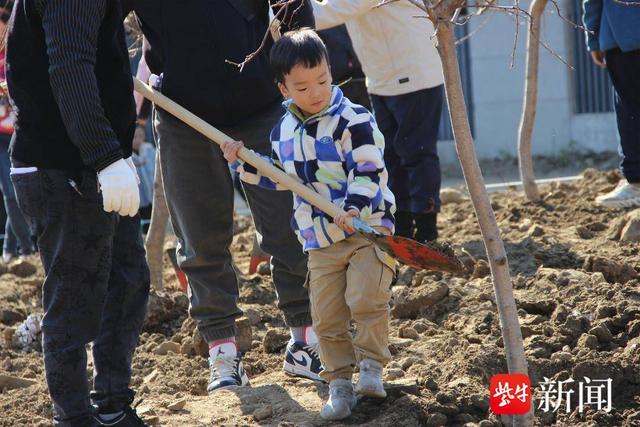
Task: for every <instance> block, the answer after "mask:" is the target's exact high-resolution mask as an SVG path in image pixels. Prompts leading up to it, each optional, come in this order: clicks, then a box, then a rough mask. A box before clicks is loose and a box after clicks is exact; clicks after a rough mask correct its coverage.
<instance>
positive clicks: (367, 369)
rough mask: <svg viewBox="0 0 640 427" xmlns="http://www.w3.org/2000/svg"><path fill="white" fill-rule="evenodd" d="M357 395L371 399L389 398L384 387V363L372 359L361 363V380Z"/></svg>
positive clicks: (357, 386) (359, 380) (357, 387)
mask: <svg viewBox="0 0 640 427" xmlns="http://www.w3.org/2000/svg"><path fill="white" fill-rule="evenodd" d="M356 393H357V394H361V395H363V396H369V397H379V398H384V397H387V392H386V391H385V390H384V386H383V385H382V363H380V362H377V361H375V360H372V359H364V360H362V361H361V362H360V378H358V384H356Z"/></svg>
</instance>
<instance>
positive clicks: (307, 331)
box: [304, 326, 318, 345]
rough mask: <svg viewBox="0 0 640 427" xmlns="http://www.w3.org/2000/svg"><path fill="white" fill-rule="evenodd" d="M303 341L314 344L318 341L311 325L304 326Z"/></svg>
mask: <svg viewBox="0 0 640 427" xmlns="http://www.w3.org/2000/svg"><path fill="white" fill-rule="evenodd" d="M304 342H305V344H307V345H312V344H316V343H317V342H318V336H317V335H316V331H314V330H313V327H312V326H307V327H306V328H304Z"/></svg>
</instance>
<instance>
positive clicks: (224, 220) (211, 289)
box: [155, 104, 311, 342]
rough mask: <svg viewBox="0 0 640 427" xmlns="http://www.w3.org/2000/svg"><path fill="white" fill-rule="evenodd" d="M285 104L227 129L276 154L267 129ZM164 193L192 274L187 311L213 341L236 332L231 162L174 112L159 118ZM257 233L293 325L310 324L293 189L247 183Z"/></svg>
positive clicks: (181, 258) (183, 264)
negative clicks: (294, 227)
mask: <svg viewBox="0 0 640 427" xmlns="http://www.w3.org/2000/svg"><path fill="white" fill-rule="evenodd" d="M282 113H283V110H282V107H281V106H280V105H279V104H276V105H274V106H273V107H272V108H271V109H269V110H268V111H265V112H263V113H262V114H258V115H257V116H256V117H252V118H249V119H247V120H246V121H245V122H243V123H241V124H239V125H238V126H236V127H233V128H221V129H220V130H221V131H223V132H225V133H226V134H227V135H229V136H230V137H232V138H235V139H237V140H242V141H244V142H245V145H246V146H247V147H248V148H251V149H253V150H255V151H257V152H260V153H262V154H270V153H271V144H270V142H269V133H270V131H271V128H272V127H273V126H274V125H275V124H276V122H277V120H278V119H279V118H280V116H281V115H282ZM155 128H156V134H157V137H158V146H159V149H160V163H161V167H162V177H163V178H164V190H165V195H166V199H167V206H168V207H169V214H170V217H171V223H172V225H173V229H174V231H175V233H176V235H177V236H178V249H177V258H178V264H179V266H180V268H181V269H182V270H183V271H184V272H185V274H186V275H187V277H188V279H189V299H190V308H189V314H190V315H191V317H193V318H194V319H195V320H196V321H197V322H198V329H199V330H200V332H201V333H202V335H203V336H204V338H205V339H206V340H207V341H209V342H210V341H214V340H217V339H221V338H226V337H230V336H234V335H235V333H236V329H235V319H236V318H237V317H238V316H240V315H241V311H240V309H239V307H238V282H237V278H236V272H235V271H234V270H233V267H232V263H231V253H230V252H229V246H230V245H231V240H232V238H233V184H232V179H231V175H230V173H229V167H228V164H227V162H226V160H225V159H224V157H223V156H222V151H221V150H220V148H219V147H218V145H217V144H215V143H212V142H211V141H209V140H208V139H207V138H206V137H204V136H203V135H202V134H200V133H199V132H196V131H195V130H193V129H192V128H190V127H189V126H187V125H186V124H184V123H182V122H181V121H179V120H178V119H176V118H175V117H173V116H171V115H170V114H169V113H166V112H163V111H160V110H159V111H158V112H157V114H156V120H155ZM243 187H244V192H245V194H246V196H247V201H248V203H249V207H250V209H251V213H252V215H253V221H254V223H255V226H256V230H257V232H258V234H259V236H258V237H259V239H258V241H259V243H260V247H261V248H262V249H263V250H264V251H266V252H267V253H269V254H271V255H272V260H271V263H272V277H273V283H274V285H275V288H276V294H277V297H278V307H279V308H280V309H281V310H282V312H283V314H284V318H285V322H286V323H287V325H289V326H303V325H310V324H311V314H310V312H309V297H308V294H307V290H306V289H305V288H304V286H303V285H304V281H305V277H306V271H307V267H306V266H307V259H306V256H305V255H304V253H303V251H302V248H301V246H300V243H299V242H298V240H297V239H296V237H295V234H294V233H293V230H292V229H291V225H290V220H291V215H292V206H293V198H292V196H291V193H290V192H286V191H269V190H265V189H261V188H259V187H257V186H254V185H248V184H245V183H243Z"/></svg>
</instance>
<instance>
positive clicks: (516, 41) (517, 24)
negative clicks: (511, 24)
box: [509, 0, 520, 68]
mask: <svg viewBox="0 0 640 427" xmlns="http://www.w3.org/2000/svg"><path fill="white" fill-rule="evenodd" d="M515 5H516V8H518V9H520V1H519V0H515ZM515 17H516V34H515V36H514V37H513V48H512V50H511V64H509V68H513V65H514V64H515V62H516V49H517V48H518V35H519V34H520V14H519V13H516V14H515Z"/></svg>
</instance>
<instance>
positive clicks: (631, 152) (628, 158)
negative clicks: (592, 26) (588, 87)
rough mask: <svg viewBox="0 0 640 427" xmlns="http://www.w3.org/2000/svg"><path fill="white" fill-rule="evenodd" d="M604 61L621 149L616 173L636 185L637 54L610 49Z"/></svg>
mask: <svg viewBox="0 0 640 427" xmlns="http://www.w3.org/2000/svg"><path fill="white" fill-rule="evenodd" d="M605 59H606V61H607V71H608V72H609V75H610V76H611V81H612V82H613V87H614V89H615V90H616V93H615V107H616V119H617V121H618V133H619V134H620V145H621V146H622V163H621V164H620V169H621V170H622V173H623V174H624V177H625V178H626V179H627V181H629V182H631V183H640V80H639V79H638V76H640V50H634V51H631V52H623V51H621V50H620V49H611V50H608V51H607V52H606V56H605Z"/></svg>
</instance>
